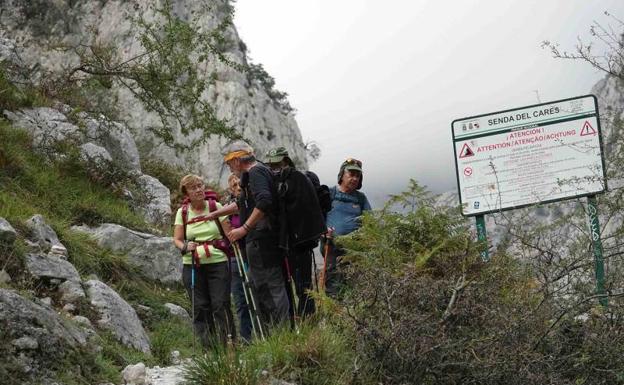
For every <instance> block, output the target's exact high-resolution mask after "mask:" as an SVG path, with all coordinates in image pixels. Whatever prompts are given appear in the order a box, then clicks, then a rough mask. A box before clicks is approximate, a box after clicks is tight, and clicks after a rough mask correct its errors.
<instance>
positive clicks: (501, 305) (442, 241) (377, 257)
mask: <svg viewBox="0 0 624 385" xmlns="http://www.w3.org/2000/svg"><path fill="white" fill-rule="evenodd" d="M392 203H402V206H403V207H404V208H408V210H407V211H405V212H404V213H396V212H391V211H390V210H389V207H387V208H386V209H385V210H382V211H381V212H376V213H372V214H370V215H368V216H367V217H366V218H364V221H363V226H362V228H361V229H360V231H358V232H356V233H354V234H353V235H351V236H350V237H347V238H346V239H344V240H343V244H344V245H345V246H346V247H347V248H348V256H347V259H348V260H349V261H350V262H351V263H350V265H349V267H348V269H347V282H348V285H349V287H348V290H346V291H345V296H344V299H343V302H342V306H344V311H342V312H340V313H339V314H341V320H342V322H344V323H345V324H346V325H351V327H352V328H353V330H354V331H355V333H356V336H357V338H356V339H355V341H356V351H357V356H358V357H360V358H361V360H362V361H363V362H367V363H369V364H370V365H371V366H372V367H371V370H372V372H373V373H374V375H375V377H376V378H377V380H378V381H380V382H382V383H384V384H535V383H549V384H569V383H583V384H617V383H624V377H623V376H622V374H623V373H624V359H622V358H621V355H620V354H618V353H617V352H618V350H621V349H623V348H624V339H623V338H622V336H621V335H620V334H621V333H619V330H624V329H622V327H623V326H624V324H623V320H624V317H623V316H624V311H623V310H624V307H623V306H622V302H621V300H618V299H617V298H614V297H612V299H611V304H610V307H609V309H608V311H605V309H602V308H595V306H598V305H597V303H596V301H595V297H593V296H591V297H588V298H584V299H579V300H577V301H576V303H575V304H574V306H568V307H566V308H565V309H564V310H561V306H560V303H558V302H557V300H556V299H555V298H554V297H552V296H546V295H544V292H543V291H542V290H541V284H540V282H539V281H538V280H537V276H536V270H534V267H533V265H532V264H528V263H525V262H523V261H521V260H518V259H517V258H515V257H514V256H510V255H505V254H498V255H494V256H493V257H492V259H491V261H489V262H487V263H484V262H483V261H481V259H480V258H479V255H478V251H479V246H480V245H479V244H478V243H475V242H473V241H471V240H470V232H469V231H468V229H467V225H466V223H467V222H465V221H464V220H463V219H462V218H461V217H460V216H459V215H458V212H457V211H456V210H449V209H444V208H437V207H436V206H435V205H433V204H432V202H431V196H430V195H429V194H428V193H427V192H426V190H424V189H423V188H421V187H420V186H418V185H417V184H416V183H415V182H412V184H411V186H410V191H408V192H407V193H406V194H403V195H401V196H398V197H395V199H393V201H392ZM580 294H581V295H582V294H583V293H582V292H581V293H580ZM581 298H582V297H581ZM616 330H618V331H616ZM607 341H609V342H607Z"/></svg>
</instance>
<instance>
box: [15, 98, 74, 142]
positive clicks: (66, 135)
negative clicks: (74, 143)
mask: <svg viewBox="0 0 624 385" xmlns="http://www.w3.org/2000/svg"><path fill="white" fill-rule="evenodd" d="M4 116H6V118H7V119H9V120H10V121H11V122H12V123H13V125H14V126H16V127H19V128H22V129H24V130H26V131H28V132H29V133H30V134H31V135H32V138H33V145H34V146H35V147H37V148H39V149H51V148H52V147H53V146H54V145H55V144H56V143H59V142H62V141H65V140H77V139H78V138H80V137H81V136H82V135H81V133H80V130H79V128H78V126H76V125H74V124H72V123H70V122H69V121H68V120H67V117H66V116H65V115H63V114H62V113H61V112H59V111H58V110H55V109H53V108H49V107H37V108H27V109H23V110H20V111H16V112H11V111H4Z"/></svg>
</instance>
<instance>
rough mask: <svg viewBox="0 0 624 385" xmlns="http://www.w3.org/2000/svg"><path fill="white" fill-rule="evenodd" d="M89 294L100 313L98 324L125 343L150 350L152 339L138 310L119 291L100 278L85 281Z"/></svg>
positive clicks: (92, 303) (141, 349) (144, 350)
mask: <svg viewBox="0 0 624 385" xmlns="http://www.w3.org/2000/svg"><path fill="white" fill-rule="evenodd" d="M85 287H86V289H87V296H88V297H89V300H90V301H91V305H93V306H94V307H95V308H96V309H97V311H98V313H99V314H100V319H99V320H98V322H97V323H98V326H100V327H102V328H104V329H107V330H110V331H111V332H112V333H113V335H115V337H117V339H118V340H119V341H120V342H121V343H123V344H124V345H127V346H130V347H133V348H135V349H137V350H140V351H142V352H145V353H148V352H150V341H149V337H148V336H147V333H146V332H145V329H143V325H142V324H141V321H140V320H139V317H138V316H137V314H136V312H135V311H134V309H133V308H132V306H130V305H129V304H128V303H127V302H126V301H125V300H124V299H123V298H121V296H119V294H117V292H115V291H114V290H113V289H111V288H110V287H109V286H108V285H106V284H105V283H103V282H101V281H98V280H93V279H92V280H89V281H87V282H85Z"/></svg>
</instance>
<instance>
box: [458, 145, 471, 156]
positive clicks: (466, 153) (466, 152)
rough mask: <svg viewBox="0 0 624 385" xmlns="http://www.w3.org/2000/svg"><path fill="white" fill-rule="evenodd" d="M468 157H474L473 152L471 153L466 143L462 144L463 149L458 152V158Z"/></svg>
mask: <svg viewBox="0 0 624 385" xmlns="http://www.w3.org/2000/svg"><path fill="white" fill-rule="evenodd" d="M469 156H474V152H473V151H472V149H471V148H470V146H468V143H464V147H462V149H461V151H460V152H459V158H460V159H461V158H467V157H469Z"/></svg>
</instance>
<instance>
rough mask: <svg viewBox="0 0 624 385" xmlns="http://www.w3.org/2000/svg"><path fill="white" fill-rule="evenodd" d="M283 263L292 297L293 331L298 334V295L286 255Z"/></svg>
mask: <svg viewBox="0 0 624 385" xmlns="http://www.w3.org/2000/svg"><path fill="white" fill-rule="evenodd" d="M284 265H285V266H286V281H287V283H288V287H289V288H290V296H291V298H292V307H293V324H294V325H295V331H296V332H297V334H299V327H298V326H297V313H298V312H299V297H297V288H296V287H295V281H294V280H293V279H292V274H291V273H290V264H289V263H288V257H285V258H284Z"/></svg>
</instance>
